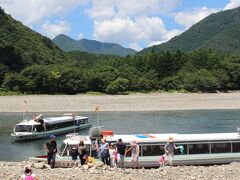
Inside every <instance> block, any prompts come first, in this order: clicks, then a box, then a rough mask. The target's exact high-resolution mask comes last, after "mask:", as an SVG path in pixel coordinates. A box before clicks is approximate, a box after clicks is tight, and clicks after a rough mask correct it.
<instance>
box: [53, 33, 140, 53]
mask: <svg viewBox="0 0 240 180" xmlns="http://www.w3.org/2000/svg"><path fill="white" fill-rule="evenodd" d="M53 42H55V43H56V45H58V46H59V47H60V48H61V49H62V50H63V51H65V52H68V51H84V52H89V53H95V54H112V55H119V56H126V55H132V54H135V53H136V52H137V51H135V50H133V49H130V48H124V47H122V46H120V45H118V44H114V43H102V42H99V41H95V40H88V39H80V40H78V41H77V40H74V39H72V38H70V37H68V36H67V35H64V34H60V35H58V36H56V37H55V38H54V39H53Z"/></svg>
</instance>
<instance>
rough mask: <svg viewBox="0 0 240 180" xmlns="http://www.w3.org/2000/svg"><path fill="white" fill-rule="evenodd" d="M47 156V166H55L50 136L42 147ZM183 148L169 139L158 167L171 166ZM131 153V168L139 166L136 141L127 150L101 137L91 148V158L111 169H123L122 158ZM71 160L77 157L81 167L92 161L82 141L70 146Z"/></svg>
mask: <svg viewBox="0 0 240 180" xmlns="http://www.w3.org/2000/svg"><path fill="white" fill-rule="evenodd" d="M44 148H45V149H46V151H47V155H48V164H49V165H50V166H51V168H54V165H55V156H56V153H57V143H56V141H55V136H54V135H51V136H50V141H49V142H47V144H46V145H45V146H44ZM181 148H183V147H182V146H178V147H177V146H176V145H175V144H174V139H173V137H169V139H168V142H167V144H166V145H165V146H164V150H165V154H163V155H161V156H160V159H159V163H160V166H163V165H165V164H166V163H167V164H169V165H172V162H173V156H174V150H175V149H180V150H181ZM130 151H131V163H132V166H133V168H137V167H138V166H139V153H140V149H139V145H138V144H137V142H136V141H132V142H131V143H130V147H129V148H127V146H126V144H124V143H123V141H122V139H118V142H117V143H108V142H106V139H105V138H104V137H103V135H101V136H100V138H98V139H97V140H96V142H95V144H94V146H93V156H94V157H95V158H99V159H101V160H102V162H103V163H104V164H106V165H108V166H111V167H120V168H121V167H124V158H125V157H126V155H127V153H128V152H130ZM71 155H72V160H74V161H76V160H77V158H78V157H79V159H80V163H81V165H84V164H86V163H88V162H89V161H92V158H91V157H90V156H89V155H88V154H87V151H86V146H85V145H84V142H83V141H80V142H79V144H78V145H74V146H72V152H71Z"/></svg>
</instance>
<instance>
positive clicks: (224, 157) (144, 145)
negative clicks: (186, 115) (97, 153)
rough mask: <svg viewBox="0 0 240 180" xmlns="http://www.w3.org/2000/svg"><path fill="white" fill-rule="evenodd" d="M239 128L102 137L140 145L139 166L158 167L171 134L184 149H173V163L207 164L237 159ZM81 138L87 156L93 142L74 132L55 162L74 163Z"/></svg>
mask: <svg viewBox="0 0 240 180" xmlns="http://www.w3.org/2000/svg"><path fill="white" fill-rule="evenodd" d="M239 131H240V129H238V132H235V133H234V132H233V133H209V134H177V133H170V134H133V135H111V133H110V136H106V140H107V142H111V143H116V142H117V140H118V139H119V138H121V139H122V140H123V142H124V143H125V144H126V145H127V146H130V142H131V141H133V140H135V141H137V143H138V145H139V147H140V157H139V165H140V167H159V157H160V155H162V154H164V145H165V144H166V142H167V140H168V138H169V136H172V137H174V142H175V144H176V146H179V145H181V146H183V147H184V151H183V153H180V152H179V151H178V150H176V151H175V156H174V160H173V165H211V164H226V163H232V162H240V133H239ZM80 140H84V143H85V145H86V146H87V151H88V153H89V155H91V153H92V144H93V143H94V142H95V141H94V140H91V138H90V137H89V136H80V135H74V136H71V137H68V138H66V139H65V140H64V141H63V143H62V146H61V148H60V151H59V154H58V156H57V159H56V165H57V166H62V167H68V166H71V165H74V163H73V161H71V148H72V146H73V145H77V144H78V143H79V141H80ZM127 156H128V157H126V158H125V167H131V163H130V162H129V161H130V158H129V156H130V154H128V155H127ZM30 159H31V160H34V161H46V156H36V157H34V158H30Z"/></svg>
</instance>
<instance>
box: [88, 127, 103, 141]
mask: <svg viewBox="0 0 240 180" xmlns="http://www.w3.org/2000/svg"><path fill="white" fill-rule="evenodd" d="M102 130H103V127H102V126H97V127H91V128H90V130H89V138H90V139H91V140H95V139H97V138H99V137H100V135H101V134H102Z"/></svg>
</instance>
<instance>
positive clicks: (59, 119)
mask: <svg viewBox="0 0 240 180" xmlns="http://www.w3.org/2000/svg"><path fill="white" fill-rule="evenodd" d="M41 116H42V114H40V115H39V117H41ZM73 118H74V119H75V120H81V119H88V117H84V116H73V115H71V114H64V115H63V116H60V117H49V118H43V121H44V122H45V123H48V124H55V123H61V122H66V121H72V120H73ZM39 124H40V123H39V122H37V121H36V120H34V119H31V120H23V121H22V122H20V123H18V124H16V125H39Z"/></svg>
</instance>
